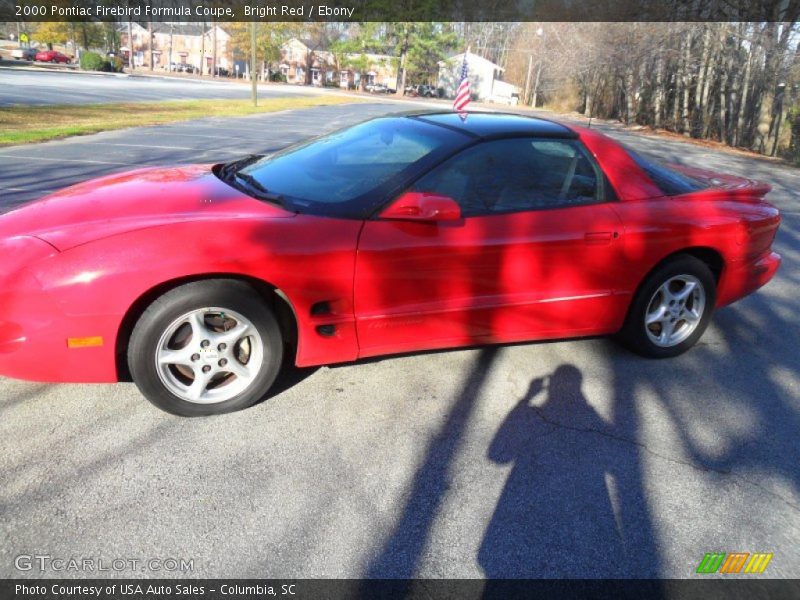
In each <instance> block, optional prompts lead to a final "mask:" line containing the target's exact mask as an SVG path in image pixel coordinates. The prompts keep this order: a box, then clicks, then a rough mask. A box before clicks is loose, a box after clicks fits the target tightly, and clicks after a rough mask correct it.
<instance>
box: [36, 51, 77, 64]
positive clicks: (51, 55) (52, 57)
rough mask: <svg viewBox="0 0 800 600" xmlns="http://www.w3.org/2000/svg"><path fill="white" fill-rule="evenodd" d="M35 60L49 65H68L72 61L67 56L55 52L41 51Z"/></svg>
mask: <svg viewBox="0 0 800 600" xmlns="http://www.w3.org/2000/svg"><path fill="white" fill-rule="evenodd" d="M35 59H36V60H37V61H38V62H49V63H70V62H72V59H71V58H70V57H69V56H67V55H66V54H62V53H61V52H58V51H56V50H42V51H41V52H37V53H36V56H35Z"/></svg>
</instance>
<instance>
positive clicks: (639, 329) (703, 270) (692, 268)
mask: <svg viewBox="0 0 800 600" xmlns="http://www.w3.org/2000/svg"><path fill="white" fill-rule="evenodd" d="M681 275H690V276H693V277H695V278H696V279H697V280H699V282H700V284H701V285H702V287H703V291H704V292H705V303H704V304H705V305H704V309H703V312H702V316H701V318H700V320H699V322H698V323H697V326H696V328H695V329H694V331H693V332H692V333H691V335H689V336H688V337H687V338H686V339H685V340H683V341H681V342H680V343H678V344H675V345H673V346H667V347H665V346H659V345H658V344H656V343H655V342H654V341H653V340H651V339H650V336H649V335H648V334H647V331H646V329H645V315H646V311H647V308H648V305H649V304H650V301H651V300H652V299H653V297H654V295H655V294H656V292H657V290H658V289H659V287H661V285H662V284H664V283H665V282H667V281H669V280H670V279H671V278H673V277H679V276H681ZM716 298H717V284H716V280H715V278H714V274H713V273H712V272H711V269H709V268H708V265H706V264H705V263H704V262H703V261H701V260H699V259H697V258H695V257H693V256H690V255H688V254H680V255H678V256H676V257H674V258H672V259H670V260H669V261H667V262H665V263H664V264H662V265H661V266H659V267H657V268H656V269H655V270H654V271H653V272H652V273H650V275H648V277H647V278H646V279H645V280H644V282H643V283H642V284H641V285H640V286H639V289H638V291H637V292H636V295H635V296H634V298H633V301H632V302H631V305H630V308H629V309H628V316H627V318H626V320H625V325H624V326H623V327H622V330H621V331H620V332H619V335H618V337H619V339H620V341H621V342H622V343H623V344H624V345H625V346H627V347H628V348H629V349H630V350H632V351H633V352H636V353H637V354H640V355H642V356H645V357H648V358H670V357H673V356H678V355H679V354H683V353H684V352H686V351H687V350H688V349H689V348H691V347H692V346H694V345H695V344H696V343H697V340H699V339H700V337H701V336H702V335H703V332H704V331H705V330H706V327H708V323H709V321H710V320H711V315H712V313H713V312H714V305H715V303H716Z"/></svg>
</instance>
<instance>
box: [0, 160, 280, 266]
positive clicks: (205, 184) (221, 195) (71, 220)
mask: <svg viewBox="0 0 800 600" xmlns="http://www.w3.org/2000/svg"><path fill="white" fill-rule="evenodd" d="M293 216H295V214H294V213H292V212H289V211H286V210H284V209H282V208H280V207H278V206H275V205H274V204H269V203H266V202H261V201H260V200H256V199H255V198H252V197H251V196H248V195H247V194H244V193H242V192H240V191H238V190H236V189H234V188H232V187H231V186H229V185H227V184H226V183H224V182H223V181H220V180H219V179H218V178H217V177H216V175H214V173H213V172H212V166H211V165H194V166H189V167H171V168H149V169H139V170H137V171H129V172H126V173H118V174H115V175H108V176H106V177H101V178H100V179H92V180H90V181H87V182H84V183H81V184H78V185H75V186H72V187H68V188H66V189H63V190H61V191H58V192H56V193H54V194H51V195H49V196H46V197H44V198H42V199H41V200H38V201H36V202H32V203H30V204H27V205H25V206H23V207H21V208H19V209H17V210H14V211H11V212H9V213H7V214H5V215H2V216H0V238H6V237H13V236H19V235H32V236H36V237H38V238H40V239H42V240H44V241H46V242H48V243H49V244H51V245H53V246H54V247H55V248H57V249H58V250H62V251H63V250H67V249H69V248H72V247H74V246H78V245H80V244H84V243H87V242H91V241H93V240H97V239H101V238H105V237H109V236H112V235H117V234H120V233H125V232H129V231H133V230H136V229H143V228H146V227H157V226H162V225H169V224H170V223H175V222H178V221H187V220H203V219H208V220H219V219H222V218H258V219H264V218H290V217H293Z"/></svg>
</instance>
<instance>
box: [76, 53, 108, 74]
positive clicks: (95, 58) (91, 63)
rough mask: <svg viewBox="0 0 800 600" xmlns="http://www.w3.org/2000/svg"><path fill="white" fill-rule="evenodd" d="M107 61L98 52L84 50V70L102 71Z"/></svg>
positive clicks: (82, 65) (82, 64) (82, 61)
mask: <svg viewBox="0 0 800 600" xmlns="http://www.w3.org/2000/svg"><path fill="white" fill-rule="evenodd" d="M105 62H106V61H105V60H104V59H103V57H102V56H100V55H99V54H97V52H84V53H83V54H81V69H83V70H84V71H102V70H103V64H104V63H105Z"/></svg>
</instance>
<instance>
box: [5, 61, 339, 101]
mask: <svg viewBox="0 0 800 600" xmlns="http://www.w3.org/2000/svg"><path fill="white" fill-rule="evenodd" d="M326 91H327V90H326ZM320 92H322V90H317V89H313V88H307V87H303V86H290V85H263V84H262V85H261V86H260V87H259V93H260V95H261V97H263V98H283V97H291V96H295V95H298V94H310V93H320ZM249 97H250V86H249V85H245V84H243V83H242V82H238V83H237V82H236V81H233V80H230V79H217V80H214V81H213V82H210V81H198V80H194V79H189V78H186V79H184V78H175V77H162V76H159V73H158V72H157V71H156V72H154V74H150V73H149V72H147V71H144V72H142V73H140V74H134V75H133V76H127V75H114V74H99V73H98V74H84V73H69V72H63V71H46V70H36V71H34V70H23V69H18V68H0V107H2V106H11V105H14V104H24V105H47V104H90V103H99V102H144V101H151V102H155V101H160V100H211V99H228V98H230V99H247V98H249Z"/></svg>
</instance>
